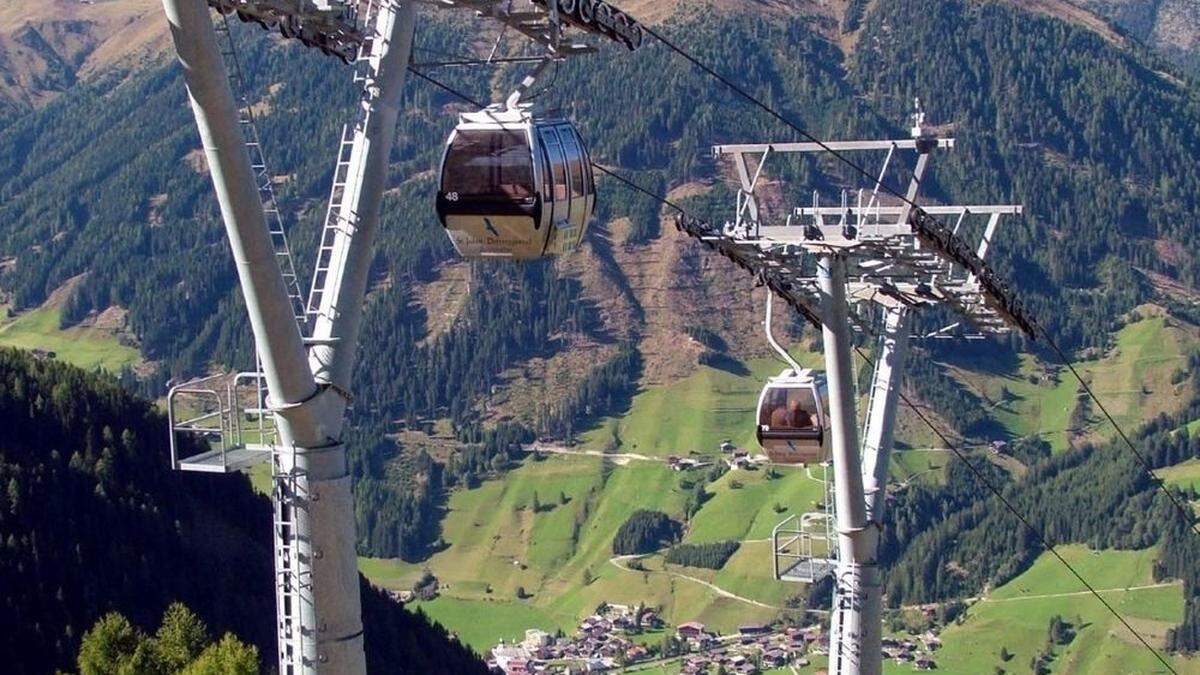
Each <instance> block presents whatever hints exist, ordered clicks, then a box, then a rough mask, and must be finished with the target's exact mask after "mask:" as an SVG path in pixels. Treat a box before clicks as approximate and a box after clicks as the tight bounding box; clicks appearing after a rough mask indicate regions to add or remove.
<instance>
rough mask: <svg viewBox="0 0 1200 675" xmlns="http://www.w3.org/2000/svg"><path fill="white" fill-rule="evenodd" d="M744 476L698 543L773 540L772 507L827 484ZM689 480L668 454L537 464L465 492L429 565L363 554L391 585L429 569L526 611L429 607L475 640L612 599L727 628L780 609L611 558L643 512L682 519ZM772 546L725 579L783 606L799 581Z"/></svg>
mask: <svg viewBox="0 0 1200 675" xmlns="http://www.w3.org/2000/svg"><path fill="white" fill-rule="evenodd" d="M818 475H819V474H818ZM732 476H740V480H742V481H743V483H744V487H742V488H740V489H733V488H732V487H731V486H730V485H729V483H730V481H731V480H732V478H731V476H729V475H727V476H725V477H723V478H722V479H721V480H720V481H718V482H717V483H716V484H714V485H713V486H712V488H711V489H712V491H713V492H714V493H715V496H714V497H713V499H711V500H710V501H709V502H708V503H706V504H705V506H704V507H703V508H702V509H701V511H700V512H699V513H698V514H697V516H696V518H695V519H694V525H693V527H692V528H691V529H690V530H689V532H688V534H687V539H688V540H689V541H693V540H694V541H712V540H714V539H726V538H735V539H741V538H750V537H754V538H765V537H767V536H769V534H770V531H771V528H772V527H774V525H775V523H776V522H777V520H780V519H782V518H783V515H780V514H776V513H774V511H773V509H772V508H771V506H772V505H773V504H774V502H775V501H782V502H784V503H788V502H793V501H795V502H798V503H807V502H809V501H811V499H813V498H815V497H817V496H818V495H819V494H820V491H819V488H820V485H819V483H816V482H814V481H812V480H810V479H808V478H807V477H806V475H805V474H804V473H803V471H800V470H795V469H789V470H787V471H786V472H784V475H783V476H781V477H779V478H776V479H767V478H766V476H765V472H764V471H757V472H746V471H739V472H736V473H735V474H732ZM679 480H680V474H678V473H676V472H673V471H671V470H670V469H669V468H668V467H667V466H666V465H665V464H661V463H656V462H631V463H628V464H626V465H624V466H616V465H613V464H611V463H609V464H606V463H605V460H601V459H600V458H596V457H579V456H552V457H548V458H546V459H545V460H543V461H540V462H532V461H531V462H527V463H526V464H525V465H524V466H522V467H520V468H518V469H516V470H514V471H511V472H510V473H508V474H507V475H506V476H505V478H504V480H498V481H488V482H485V483H484V484H482V485H481V486H480V487H478V488H476V489H474V490H460V491H456V492H455V493H454V494H453V495H452V497H451V499H450V503H449V511H448V513H447V516H446V518H445V520H444V521H443V538H444V539H445V541H446V543H447V544H448V546H447V548H446V549H445V550H443V551H441V552H439V553H437V554H435V555H434V556H432V558H430V559H429V560H428V561H426V562H425V563H423V564H421V565H411V564H406V563H402V562H399V561H393V560H374V559H362V560H360V569H361V570H362V571H363V573H364V574H366V575H367V576H368V577H369V578H371V579H372V580H373V581H374V582H375V583H377V584H379V585H381V586H384V587H388V588H394V589H404V588H409V587H411V586H412V584H413V582H415V581H416V579H417V578H418V577H419V575H420V574H421V571H422V569H423V568H425V567H428V568H429V569H430V570H431V571H432V572H433V573H434V574H435V575H436V576H437V577H438V578H439V580H440V581H441V582H442V584H443V588H442V593H443V596H444V599H447V600H454V601H456V602H458V603H487V604H486V605H479V606H480V607H487V608H492V607H502V608H507V607H509V606H510V605H514V606H516V607H517V608H518V609H520V610H522V611H511V612H510V611H508V610H507V609H505V611H502V612H497V613H496V617H495V618H489V625H488V626H487V628H486V630H484V628H483V627H479V628H476V627H473V626H471V627H468V625H467V624H470V623H471V621H472V617H471V615H470V613H469V612H465V611H464V612H461V613H456V612H455V611H452V609H458V608H462V607H467V606H470V605H463V604H453V605H450V604H449V603H448V606H447V608H446V609H439V608H437V607H436V606H435V607H432V608H430V609H428V611H429V612H430V613H431V615H434V616H435V617H436V618H439V620H442V621H443V623H444V624H445V625H446V626H447V627H448V628H450V629H451V630H457V631H460V632H462V633H463V635H464V639H466V640H468V641H470V640H472V639H475V638H468V637H467V636H466V633H465V631H467V630H471V631H479V632H478V633H477V635H479V636H482V637H480V638H479V639H484V638H486V639H492V638H493V637H496V638H498V637H499V636H502V635H509V634H513V635H516V634H519V633H521V632H522V631H524V629H525V628H529V627H531V626H532V625H535V624H528V623H527V618H528V615H527V614H526V613H523V611H524V610H536V612H538V613H539V614H538V617H539V618H540V619H541V620H543V621H546V622H550V623H553V624H554V625H555V626H564V627H573V626H574V625H576V623H577V622H578V620H579V619H580V618H582V617H583V616H586V615H587V614H589V613H591V612H593V611H594V610H595V608H596V606H597V605H599V604H600V603H601V602H603V601H608V602H618V603H631V604H635V603H639V602H645V603H647V604H650V605H659V606H661V607H662V608H663V614H664V618H665V619H666V620H667V621H668V622H669V623H672V624H678V623H682V622H685V621H690V620H693V619H697V620H700V621H704V622H705V623H707V624H709V625H711V626H713V627H716V628H718V629H720V630H726V631H731V630H733V629H734V628H736V626H737V625H739V624H740V623H745V622H747V621H762V620H769V619H771V618H773V617H774V616H775V614H776V613H777V612H776V611H775V610H773V609H769V608H762V607H756V606H754V605H752V604H748V603H745V602H742V601H739V600H736V599H731V598H726V597H721V596H720V595H719V594H718V593H717V592H716V591H714V590H712V589H711V588H708V587H706V586H704V585H702V584H700V583H697V582H695V581H693V580H690V579H687V578H684V577H683V576H679V575H678V574H675V575H672V574H666V573H663V572H662V571H655V570H661V569H662V567H663V566H662V563H661V560H651V561H648V567H650V568H651V570H652V571H646V572H643V571H639V570H629V569H622V568H620V567H618V566H617V565H615V564H613V563H612V562H610V558H612V555H613V554H612V539H613V536H614V534H615V533H616V530H617V528H619V527H620V526H621V524H622V523H624V522H625V520H626V519H627V518H628V517H629V515H630V514H631V513H633V511H634V510H636V509H638V508H650V509H658V510H662V511H664V512H666V513H669V514H671V515H672V516H674V517H676V518H681V517H682V512H683V504H684V500H685V496H686V495H685V492H684V490H682V489H681V488H680V487H679ZM535 492H536V494H537V498H538V502H539V504H540V505H541V508H540V509H539V510H538V511H537V513H534V511H533V508H532V503H533V496H534V493H535ZM564 496H565V497H566V503H565V504H564V503H562V501H563V499H562V497H564ZM585 509H586V514H587V515H586V517H584V516H583V515H582V514H583V513H584V511H585ZM577 520H578V521H579V523H580V525H579V527H578V530H577V531H576V526H575V523H576V521H577ZM730 524H733V527H732V528H731V529H728V526H729V525H730ZM769 551H770V549H769V547H768V546H767V545H766V544H765V543H760V544H757V545H747V546H746V547H744V548H743V550H742V551H740V552H739V553H738V554H737V555H736V556H735V557H734V558H733V559H732V560H731V561H730V563H729V565H730V572H728V573H725V576H724V577H723V579H721V580H719V583H720V584H724V583H730V584H733V585H734V586H736V589H737V590H734V589H726V590H730V591H731V592H734V593H743V592H744V593H745V594H746V595H747V597H749V598H752V599H755V600H758V601H760V602H763V603H766V604H770V605H774V606H778V605H781V604H782V603H783V601H784V600H785V599H786V597H787V595H788V594H790V593H793V592H795V589H794V588H791V587H788V586H786V585H784V584H781V583H778V582H775V581H774V580H773V579H772V578H771V567H770V565H771V561H770V557H769ZM672 567H674V566H672ZM675 571H676V572H678V573H681V574H683V575H686V576H695V577H697V578H700V579H703V580H705V581H710V582H711V581H714V577H715V576H716V575H717V573H716V572H714V571H712V570H693V569H691V568H675ZM519 587H520V588H522V589H523V590H524V591H525V593H526V594H527V595H529V596H530V597H529V598H528V599H527V600H524V601H518V600H517V590H518V588H519ZM437 612H442V613H441V614H436V613H437Z"/></svg>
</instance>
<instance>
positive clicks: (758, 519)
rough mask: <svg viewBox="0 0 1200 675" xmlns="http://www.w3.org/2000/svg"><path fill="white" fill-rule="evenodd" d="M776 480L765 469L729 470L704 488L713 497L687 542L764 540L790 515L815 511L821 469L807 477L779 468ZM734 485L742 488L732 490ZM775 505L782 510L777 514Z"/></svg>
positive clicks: (696, 518) (695, 519)
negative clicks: (812, 477) (778, 475)
mask: <svg viewBox="0 0 1200 675" xmlns="http://www.w3.org/2000/svg"><path fill="white" fill-rule="evenodd" d="M776 471H778V473H779V474H780V477H778V478H774V479H772V478H769V477H768V476H767V471H766V470H765V469H761V468H760V469H758V470H755V471H742V470H738V471H730V472H728V473H726V474H725V475H724V476H722V477H721V478H720V479H719V480H717V481H715V482H713V483H710V484H709V485H708V487H706V488H705V489H706V490H708V491H709V492H710V493H712V495H713V496H712V498H710V499H709V500H708V501H707V502H705V503H704V506H703V507H701V509H700V511H699V512H698V513H697V514H696V515H695V516H694V517H693V518H692V524H691V527H690V528H689V530H688V534H687V538H686V540H687V541H689V542H696V543H699V542H709V541H742V540H744V539H766V538H767V537H770V536H771V530H772V529H773V528H774V527H775V526H776V525H778V524H779V522H780V521H782V520H783V519H784V518H786V517H788V516H789V515H792V514H793V513H803V512H805V511H812V510H815V509H816V503H817V502H819V501H821V500H822V499H823V498H824V494H823V493H824V487H823V484H822V483H821V482H819V479H820V477H821V472H822V471H823V469H822V468H821V467H816V468H814V469H813V473H812V475H813V476H814V477H815V478H816V479H818V480H813V479H811V478H809V477H808V475H807V474H806V473H805V471H804V469H801V468H792V467H786V468H779V469H776ZM735 484H740V485H741V487H739V488H734V487H733V486H734V485H735ZM776 505H778V506H780V507H783V509H784V510H783V511H781V512H778V513H777V512H776V511H775V507H776Z"/></svg>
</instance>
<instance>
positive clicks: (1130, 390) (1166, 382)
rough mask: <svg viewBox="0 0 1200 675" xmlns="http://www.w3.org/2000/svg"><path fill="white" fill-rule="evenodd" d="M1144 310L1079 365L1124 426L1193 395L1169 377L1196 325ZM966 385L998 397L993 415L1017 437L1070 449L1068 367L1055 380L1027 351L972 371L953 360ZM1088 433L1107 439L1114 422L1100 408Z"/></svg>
mask: <svg viewBox="0 0 1200 675" xmlns="http://www.w3.org/2000/svg"><path fill="white" fill-rule="evenodd" d="M1140 312H1141V314H1142V316H1144V318H1141V319H1139V320H1137V321H1132V322H1130V323H1129V324H1127V325H1126V326H1124V327H1123V328H1121V330H1119V331H1118V332H1117V334H1116V335H1115V336H1114V343H1115V344H1114V347H1113V348H1112V349H1111V350H1110V351H1109V352H1108V353H1107V354H1105V355H1104V356H1103V358H1099V359H1093V360H1090V361H1081V362H1079V363H1077V364H1076V367H1077V368H1078V369H1079V371H1080V372H1081V374H1083V376H1084V377H1085V378H1086V379H1087V380H1089V383H1090V386H1091V388H1092V390H1093V391H1094V392H1095V393H1096V395H1097V396H1098V397H1099V398H1100V399H1101V400H1102V401H1103V402H1104V405H1105V407H1106V408H1108V410H1109V412H1110V413H1112V415H1113V417H1114V418H1115V419H1116V420H1117V422H1118V423H1119V424H1121V425H1122V427H1124V428H1126V429H1130V428H1134V427H1136V426H1137V425H1138V424H1140V423H1141V422H1142V421H1143V420H1146V419H1149V418H1151V417H1153V416H1154V415H1157V414H1159V413H1161V412H1170V411H1175V410H1179V409H1181V408H1182V407H1183V406H1184V405H1186V403H1187V401H1188V399H1189V398H1190V396H1191V391H1190V389H1189V387H1188V386H1187V385H1186V384H1179V385H1173V384H1171V376H1172V374H1173V373H1175V371H1177V370H1178V369H1179V368H1180V366H1182V365H1184V364H1185V362H1186V358H1187V354H1188V352H1189V351H1190V350H1191V349H1192V348H1194V347H1195V346H1196V343H1197V340H1196V336H1195V334H1194V332H1193V331H1191V330H1189V329H1187V328H1184V327H1181V326H1179V325H1176V323H1175V322H1174V320H1172V319H1168V318H1166V317H1164V316H1161V315H1158V314H1160V313H1161V312H1160V311H1159V310H1157V309H1156V308H1154V307H1150V306H1147V307H1143V308H1141V310H1140ZM952 372H953V373H954V374H955V376H956V377H958V378H959V379H960V380H961V381H963V382H964V383H965V384H966V385H967V387H968V388H969V389H970V390H972V391H975V392H977V393H979V394H981V395H982V396H984V397H985V398H986V399H988V400H990V401H992V402H993V404H992V407H991V408H990V412H991V415H992V416H993V417H994V418H995V419H996V420H997V421H998V422H999V423H1000V424H1001V425H1002V426H1003V427H1004V429H1005V430H1006V431H1007V432H1008V433H1009V434H1010V435H1012V436H1014V437H1022V436H1031V435H1040V436H1041V437H1043V438H1044V439H1045V440H1046V441H1047V442H1049V443H1050V445H1051V447H1052V448H1053V449H1054V450H1055V451H1061V450H1065V449H1066V448H1067V447H1068V445H1069V443H1068V427H1069V426H1070V419H1071V413H1072V411H1073V410H1074V409H1075V406H1076V399H1077V392H1078V391H1079V383H1078V382H1077V381H1076V380H1075V378H1074V377H1073V376H1072V375H1071V374H1070V373H1069V372H1061V373H1059V374H1058V375H1057V379H1052V378H1050V377H1048V376H1047V374H1046V366H1045V364H1042V363H1041V362H1039V361H1038V360H1037V359H1036V358H1035V357H1033V356H1031V355H1028V354H1025V355H1022V356H1021V357H1020V360H1019V363H1018V364H1017V365H1016V366H1015V367H1012V368H1007V367H1000V368H998V370H990V371H989V370H982V371H979V370H968V369H966V368H961V367H957V366H952ZM1081 431H1082V433H1083V435H1084V436H1086V437H1088V438H1091V439H1103V438H1108V437H1109V436H1111V435H1112V434H1113V430H1112V428H1111V426H1109V425H1108V423H1107V421H1103V420H1102V418H1101V417H1100V413H1099V412H1098V411H1094V414H1093V415H1092V417H1091V418H1090V419H1089V421H1088V423H1087V424H1086V428H1085V429H1083V430H1081Z"/></svg>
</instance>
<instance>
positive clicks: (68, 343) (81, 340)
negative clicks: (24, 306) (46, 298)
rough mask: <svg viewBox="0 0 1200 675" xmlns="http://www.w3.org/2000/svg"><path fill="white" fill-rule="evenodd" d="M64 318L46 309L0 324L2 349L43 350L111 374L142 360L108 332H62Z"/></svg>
mask: <svg viewBox="0 0 1200 675" xmlns="http://www.w3.org/2000/svg"><path fill="white" fill-rule="evenodd" d="M61 316H62V310H61V309H59V308H57V307H43V308H41V309H36V310H33V311H30V312H26V313H24V314H20V315H18V316H17V317H16V318H13V319H4V320H0V346H3V347H16V348H18V349H26V350H33V349H44V350H46V351H51V352H54V353H55V356H56V358H58V359H60V360H62V361H66V362H67V363H70V364H72V365H76V366H79V367H80V368H85V369H88V370H92V369H95V368H103V369H105V370H107V371H109V372H112V373H116V372H119V371H120V370H121V369H122V368H124V367H125V366H132V365H134V364H136V363H137V362H138V361H139V359H140V358H141V357H140V355H139V354H138V350H137V349H134V348H133V347H127V346H125V345H122V344H121V343H120V342H118V341H117V338H116V337H114V336H113V335H112V334H110V333H108V332H106V331H103V330H100V329H97V328H86V327H73V328H67V329H65V330H64V329H61V328H59V320H60V318H61Z"/></svg>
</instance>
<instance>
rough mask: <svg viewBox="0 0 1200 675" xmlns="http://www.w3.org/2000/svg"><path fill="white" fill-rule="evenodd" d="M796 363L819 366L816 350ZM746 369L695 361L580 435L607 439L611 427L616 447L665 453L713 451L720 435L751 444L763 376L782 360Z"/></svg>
mask: <svg viewBox="0 0 1200 675" xmlns="http://www.w3.org/2000/svg"><path fill="white" fill-rule="evenodd" d="M796 358H797V359H798V360H799V361H800V362H801V364H802V365H804V366H806V367H808V366H812V367H821V363H822V361H821V356H820V354H815V353H811V352H804V353H797V354H796ZM745 367H746V370H747V371H748V374H745V375H736V374H733V373H730V372H728V371H725V370H718V369H715V368H709V367H707V366H701V367H699V368H697V369H696V372H695V373H693V374H692V375H691V376H689V377H687V378H685V379H682V380H679V381H678V382H674V383H672V384H670V385H667V386H663V387H654V388H652V389H648V390H644V391H642V392H640V393H638V394H637V395H636V396H635V397H634V399H633V405H632V407H631V408H630V410H629V411H628V412H627V414H625V415H624V416H622V417H619V418H607V419H604V420H602V421H601V422H600V423H599V424H598V425H597V426H596V428H595V429H594V430H593V431H591V432H589V433H587V434H585V435H584V436H583V439H582V440H583V442H584V446H585V447H587V448H588V449H601V448H603V447H605V446H606V445H608V444H609V442H610V439H611V437H612V429H613V428H614V425H615V429H616V430H617V432H618V434H619V437H620V440H621V451H622V452H634V453H640V454H645V455H655V456H666V455H686V454H688V453H689V452H692V451H695V452H701V453H714V452H716V451H717V446H718V445H719V444H720V443H721V442H722V441H724V440H731V441H733V442H734V443H736V444H737V445H738V446H740V447H744V448H756V447H757V443H756V442H755V440H754V414H755V408H756V406H757V405H758V396H759V394H760V393H761V391H762V387H763V384H764V383H765V382H766V380H767V378H769V377H772V376H775V375H778V374H779V371H780V370H782V368H783V366H782V365H781V364H780V362H779V361H776V360H774V359H758V360H754V361H750V362H749V363H746V364H745Z"/></svg>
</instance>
